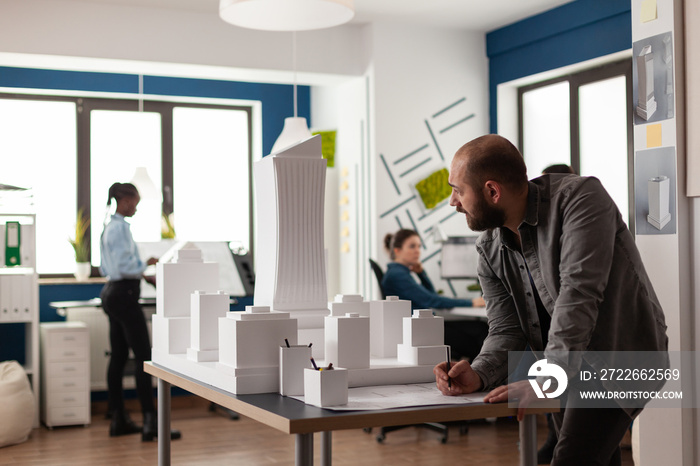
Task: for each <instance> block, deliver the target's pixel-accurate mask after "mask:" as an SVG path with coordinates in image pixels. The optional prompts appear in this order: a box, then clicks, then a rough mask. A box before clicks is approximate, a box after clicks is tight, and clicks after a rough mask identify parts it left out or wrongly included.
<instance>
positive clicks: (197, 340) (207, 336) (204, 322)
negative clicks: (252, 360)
mask: <svg viewBox="0 0 700 466" xmlns="http://www.w3.org/2000/svg"><path fill="white" fill-rule="evenodd" d="M190 299H191V308H192V311H191V312H192V315H191V316H190V321H191V322H190V335H191V336H190V347H189V348H187V358H188V359H190V360H192V361H197V362H201V361H218V360H219V318H220V317H226V313H227V312H229V309H230V304H229V302H230V297H229V295H228V294H227V293H226V292H224V291H217V292H216V293H207V292H204V291H195V292H194V293H192V294H191V295H190Z"/></svg>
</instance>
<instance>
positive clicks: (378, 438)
mask: <svg viewBox="0 0 700 466" xmlns="http://www.w3.org/2000/svg"><path fill="white" fill-rule="evenodd" d="M385 438H386V436H384V435H382V434H379V435H377V443H384V439H385Z"/></svg>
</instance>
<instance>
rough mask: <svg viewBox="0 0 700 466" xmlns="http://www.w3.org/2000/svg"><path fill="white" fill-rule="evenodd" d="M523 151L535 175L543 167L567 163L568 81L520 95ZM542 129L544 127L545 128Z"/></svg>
mask: <svg viewBox="0 0 700 466" xmlns="http://www.w3.org/2000/svg"><path fill="white" fill-rule="evenodd" d="M522 101H523V117H522V122H523V153H524V154H527V171H528V176H529V177H530V178H535V177H537V176H539V174H540V173H542V170H544V169H545V168H546V167H547V166H549V165H552V164H555V163H565V164H567V165H568V164H570V163H571V134H570V133H569V126H570V125H571V123H570V117H569V114H570V112H571V110H570V108H569V82H568V81H562V82H559V83H555V84H552V85H549V86H544V87H540V88H536V89H533V90H532V91H530V92H527V93H525V94H523V98H522ZM545 128H546V130H545Z"/></svg>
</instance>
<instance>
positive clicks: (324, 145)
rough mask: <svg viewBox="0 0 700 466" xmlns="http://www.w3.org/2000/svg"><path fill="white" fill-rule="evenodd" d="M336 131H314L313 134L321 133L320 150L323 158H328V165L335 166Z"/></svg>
mask: <svg viewBox="0 0 700 466" xmlns="http://www.w3.org/2000/svg"><path fill="white" fill-rule="evenodd" d="M336 133H337V131H315V132H314V133H313V134H314V135H316V134H320V135H321V152H322V153H323V158H324V159H326V160H328V166H329V167H335V135H336Z"/></svg>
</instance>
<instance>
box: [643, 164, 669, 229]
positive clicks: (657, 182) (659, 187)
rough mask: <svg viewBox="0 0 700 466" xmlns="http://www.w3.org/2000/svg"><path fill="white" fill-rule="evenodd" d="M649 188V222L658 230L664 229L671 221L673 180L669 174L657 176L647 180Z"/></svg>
mask: <svg viewBox="0 0 700 466" xmlns="http://www.w3.org/2000/svg"><path fill="white" fill-rule="evenodd" d="M647 187H648V190H649V215H647V222H649V223H650V224H651V225H652V226H653V227H654V228H656V229H657V230H662V229H663V227H665V226H666V225H667V224H668V222H670V221H671V213H670V198H669V196H670V189H671V182H670V180H669V178H668V177H667V176H657V177H654V178H651V179H649V180H648V181H647Z"/></svg>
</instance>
